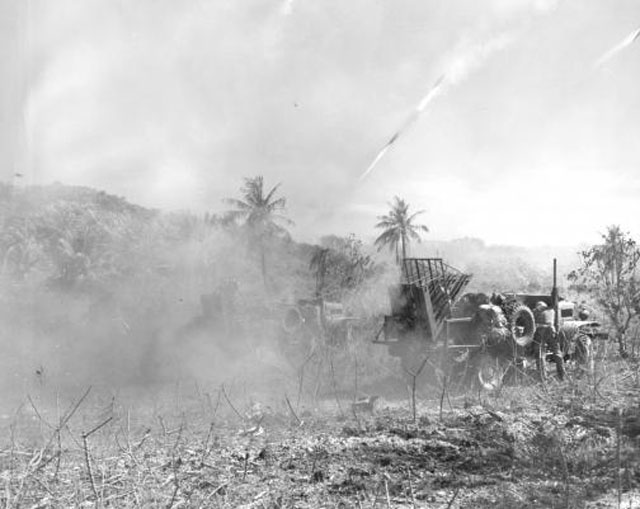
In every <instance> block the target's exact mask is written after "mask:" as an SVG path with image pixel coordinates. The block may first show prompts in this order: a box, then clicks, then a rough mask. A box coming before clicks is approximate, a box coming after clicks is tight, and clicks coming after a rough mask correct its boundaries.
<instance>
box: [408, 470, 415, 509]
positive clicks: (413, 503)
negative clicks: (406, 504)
mask: <svg viewBox="0 0 640 509" xmlns="http://www.w3.org/2000/svg"><path fill="white" fill-rule="evenodd" d="M407 481H409V493H410V494H411V507H413V509H415V507H416V496H415V493H414V492H413V483H412V482H411V470H407Z"/></svg>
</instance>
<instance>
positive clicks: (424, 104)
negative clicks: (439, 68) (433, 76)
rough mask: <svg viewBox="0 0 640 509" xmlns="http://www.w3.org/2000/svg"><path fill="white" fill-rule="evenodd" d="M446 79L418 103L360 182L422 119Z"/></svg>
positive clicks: (433, 87) (441, 77) (431, 89)
mask: <svg viewBox="0 0 640 509" xmlns="http://www.w3.org/2000/svg"><path fill="white" fill-rule="evenodd" d="M444 78H445V76H444V74H443V75H442V76H440V77H439V78H438V79H437V80H436V82H435V83H434V84H433V86H432V87H431V88H430V89H429V92H427V95H425V96H424V97H423V98H422V100H421V101H420V103H418V106H417V107H416V109H415V110H414V111H413V112H412V113H411V115H410V116H409V118H408V119H407V120H406V121H405V123H404V124H403V126H402V127H401V128H400V129H399V130H398V131H396V133H395V134H394V135H393V136H392V137H391V138H390V139H389V141H388V142H387V143H386V144H385V145H384V146H383V147H382V148H381V149H380V151H379V152H378V154H377V155H376V157H375V159H374V160H373V162H372V163H371V164H370V165H369V167H368V168H367V169H366V171H365V172H364V173H363V174H362V175H360V180H364V179H365V178H366V177H367V175H369V173H371V172H372V171H373V169H374V168H375V167H376V165H377V164H378V163H379V162H380V160H381V159H382V158H383V157H384V155H385V154H386V153H387V151H388V150H389V149H390V148H391V146H392V145H393V144H394V143H395V142H396V141H397V140H398V138H400V137H401V136H402V135H403V134H404V133H405V131H406V130H407V129H409V127H411V126H412V125H413V124H414V123H415V122H416V121H417V120H418V118H420V114H421V113H422V112H423V111H424V110H425V108H426V107H427V106H428V105H429V103H431V101H433V99H434V98H435V97H436V96H437V95H438V93H439V91H440V88H441V87H442V84H443V82H444Z"/></svg>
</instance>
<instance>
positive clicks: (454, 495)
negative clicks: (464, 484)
mask: <svg viewBox="0 0 640 509" xmlns="http://www.w3.org/2000/svg"><path fill="white" fill-rule="evenodd" d="M458 493H460V488H456V491H455V493H454V494H453V497H451V500H449V503H448V504H447V509H451V506H453V503H454V502H455V501H456V498H458Z"/></svg>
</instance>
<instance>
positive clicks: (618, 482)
mask: <svg viewBox="0 0 640 509" xmlns="http://www.w3.org/2000/svg"><path fill="white" fill-rule="evenodd" d="M617 413H618V419H617V422H616V486H617V489H618V509H620V505H621V504H622V479H621V477H620V468H621V467H622V465H621V460H620V449H621V446H620V438H621V437H620V435H621V434H622V411H621V409H620V407H618V409H617Z"/></svg>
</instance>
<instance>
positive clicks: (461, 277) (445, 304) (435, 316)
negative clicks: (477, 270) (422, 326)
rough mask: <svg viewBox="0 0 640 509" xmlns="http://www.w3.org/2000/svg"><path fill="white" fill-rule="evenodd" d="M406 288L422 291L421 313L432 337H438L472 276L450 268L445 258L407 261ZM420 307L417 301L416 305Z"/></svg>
mask: <svg viewBox="0 0 640 509" xmlns="http://www.w3.org/2000/svg"><path fill="white" fill-rule="evenodd" d="M402 268H403V274H402V276H403V281H402V284H403V286H408V287H413V288H412V290H414V291H413V292H411V293H414V292H415V289H418V288H419V289H420V290H421V292H419V293H421V294H422V295H420V296H419V297H418V295H416V294H415V293H414V295H416V297H418V299H417V300H418V301H421V302H419V306H420V307H422V305H423V304H424V308H423V309H421V310H419V311H418V313H419V314H421V315H423V317H424V318H425V319H426V321H427V322H428V324H429V329H430V332H431V336H432V338H434V339H435V338H437V337H438V336H439V335H440V333H441V332H442V331H443V330H444V327H445V326H446V322H445V321H446V319H447V318H450V316H451V307H452V305H453V303H454V302H455V301H456V299H457V298H458V297H459V296H460V294H461V293H462V292H463V291H464V289H465V288H466V287H467V285H468V284H469V281H470V280H471V275H470V274H465V273H463V272H461V271H460V270H458V269H456V268H454V267H451V266H450V265H447V264H446V263H444V262H443V261H442V258H405V259H404V260H403V267H402ZM416 304H418V302H417V303H416Z"/></svg>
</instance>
